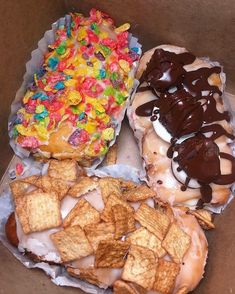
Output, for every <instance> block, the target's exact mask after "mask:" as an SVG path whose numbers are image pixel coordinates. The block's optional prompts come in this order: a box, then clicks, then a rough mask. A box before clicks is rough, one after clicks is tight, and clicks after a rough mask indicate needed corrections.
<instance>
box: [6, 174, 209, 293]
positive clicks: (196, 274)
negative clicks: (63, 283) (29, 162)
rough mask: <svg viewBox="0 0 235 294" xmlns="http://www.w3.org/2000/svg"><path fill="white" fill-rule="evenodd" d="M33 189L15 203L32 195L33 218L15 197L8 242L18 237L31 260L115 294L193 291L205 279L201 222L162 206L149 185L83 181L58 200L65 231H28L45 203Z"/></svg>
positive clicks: (117, 180) (115, 180)
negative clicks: (125, 292)
mask: <svg viewBox="0 0 235 294" xmlns="http://www.w3.org/2000/svg"><path fill="white" fill-rule="evenodd" d="M24 181H25V182H29V181H28V180H27V178H26V179H24ZM33 184H34V185H35V182H33ZM36 184H37V183H36ZM29 191H30V192H26V194H24V195H21V196H20V195H18V196H17V197H23V198H24V201H23V202H24V203H25V202H27V198H28V197H29V198H30V199H31V200H30V203H29V206H27V207H28V209H33V212H32V213H31V214H30V215H31V216H29V215H27V213H25V211H23V212H22V211H21V212H20V208H22V206H21V207H18V206H19V201H17V199H19V198H15V204H16V217H15V218H12V216H13V217H14V214H12V215H11V216H10V218H9V221H8V222H7V223H9V222H10V220H11V222H13V223H14V226H12V229H11V230H10V234H9V233H8V234H7V237H8V239H9V241H10V242H11V240H12V238H13V236H14V238H16V237H17V238H18V243H17V244H16V246H18V249H19V251H20V252H22V253H26V254H27V256H28V257H29V258H30V259H32V260H34V261H37V262H38V261H43V262H47V263H49V264H57V265H61V266H63V267H65V269H66V270H67V272H68V274H69V275H71V276H72V277H75V278H79V279H82V280H85V281H86V282H89V283H91V284H94V285H96V286H98V287H100V288H113V291H114V293H118V291H120V287H121V289H122V287H124V288H126V287H127V288H128V287H131V288H132V287H134V288H135V289H139V290H136V291H137V292H136V293H142V292H141V291H144V293H159V291H160V290H161V291H165V292H164V293H188V292H189V291H192V290H193V289H194V288H195V287H196V286H197V285H198V283H199V282H200V280H201V279H202V278H203V275H204V268H205V264H206V260H207V253H208V245H207V240H206V237H205V234H204V232H203V230H202V228H201V227H200V225H199V223H198V221H197V219H196V217H195V216H194V215H192V214H189V213H188V212H189V211H188V209H186V208H183V207H175V208H173V207H171V206H170V205H169V204H166V203H163V202H162V201H160V200H159V199H158V198H156V192H154V191H153V190H151V189H150V188H149V187H147V186H146V185H145V184H137V183H134V182H132V181H126V180H124V179H121V178H112V177H104V178H97V177H92V178H89V177H86V176H82V177H79V178H78V179H77V181H76V182H73V183H71V185H70V189H69V190H68V192H67V194H66V195H65V197H64V198H62V199H61V200H59V201H60V211H61V217H62V223H61V225H60V226H57V227H52V226H51V227H50V228H48V229H40V228H37V229H34V230H33V231H32V232H29V231H27V232H25V231H24V226H25V220H27V225H28V224H30V223H31V220H32V219H33V218H34V216H35V215H39V216H40V209H42V207H43V204H42V202H41V204H40V205H39V204H38V203H39V202H37V204H38V205H37V206H36V207H34V206H32V198H31V197H30V195H33V197H34V198H35V197H38V195H37V194H36V192H35V190H33V191H31V189H30V190H29ZM41 193H43V192H42V191H40V195H41ZM50 193H52V192H50ZM45 196H46V195H45ZM29 207H30V208H29ZM46 207H47V206H46ZM44 209H45V208H44ZM47 209H49V210H50V209H51V207H48V208H47ZM38 213H39V214H38ZM50 214H53V212H52V211H51V210H50ZM37 220H38V222H39V223H40V222H41V221H42V220H41V219H40V218H38V217H37ZM7 228H9V225H7ZM6 231H7V230H6ZM8 231H9V230H8ZM75 232H76V234H75ZM77 234H79V237H78V236H77ZM67 238H68V239H67ZM66 240H67V241H68V242H67V241H66ZM81 240H82V241H81ZM87 240H89V242H86V241H87ZM80 242H81V243H80ZM176 243H177V245H175V244H176ZM77 244H79V246H77ZM84 244H86V249H84V247H83V246H85V245H84ZM116 246H118V247H116ZM123 246H124V251H123V253H121V252H122V250H123ZM103 247H104V248H105V250H104V251H103ZM119 247H120V248H119ZM116 248H118V249H116ZM150 248H151V249H150ZM87 250H88V251H87ZM113 250H114V252H116V253H113ZM110 252H111V253H110ZM74 254H75V255H74ZM109 254H111V255H110V256H109ZM122 254H123V257H122ZM132 254H133V256H135V258H136V259H137V262H136V263H133V260H135V259H133V258H132ZM111 257H112V258H111ZM145 258H146V259H145ZM142 259H143V260H142ZM138 260H139V261H138ZM115 262H116V263H115ZM141 267H142V268H141ZM135 272H136V274H132V273H135ZM162 274H163V275H166V278H164V281H162V278H161V275H162ZM145 277H146V278H145ZM166 287H167V288H166ZM117 289H119V290H117ZM141 289H142V290H141ZM121 293H122V292H121Z"/></svg>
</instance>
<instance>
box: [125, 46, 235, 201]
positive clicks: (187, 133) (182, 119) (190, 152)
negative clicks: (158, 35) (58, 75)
mask: <svg viewBox="0 0 235 294" xmlns="http://www.w3.org/2000/svg"><path fill="white" fill-rule="evenodd" d="M136 76H137V78H138V79H139V80H140V86H139V88H138V89H137V93H136V94H135V96H134V98H133V100H132V103H131V106H130V107H129V109H128V118H129V122H130V125H131V127H132V129H133V130H134V135H135V137H136V138H137V141H138V145H139V149H140V152H141V155H142V157H143V160H144V165H145V169H146V173H147V178H148V184H149V185H150V187H152V188H153V189H154V190H155V191H156V192H157V194H158V197H159V198H160V199H162V200H163V201H167V202H169V203H171V204H172V205H175V204H181V203H184V204H187V205H190V206H196V205H198V206H202V205H204V204H212V205H215V206H218V205H223V204H225V203H226V202H227V201H228V198H229V196H230V194H231V192H230V186H231V184H232V183H233V182H234V181H235V173H234V171H235V169H234V168H235V159H234V157H233V154H232V148H231V146H232V143H233V141H234V135H233V131H232V127H231V124H230V114H229V113H228V111H226V110H225V105H224V101H223V96H222V94H223V92H224V87H225V74H224V73H223V71H222V67H221V66H220V65H219V64H218V63H215V62H212V61H210V60H209V59H208V58H196V57H195V56H194V55H193V54H191V53H189V52H188V51H187V50H186V49H185V48H181V47H176V46H171V45H161V46H158V47H156V48H153V49H151V50H149V51H147V52H146V53H145V54H144V55H143V57H142V58H141V60H140V65H139V68H138V71H137V75H136Z"/></svg>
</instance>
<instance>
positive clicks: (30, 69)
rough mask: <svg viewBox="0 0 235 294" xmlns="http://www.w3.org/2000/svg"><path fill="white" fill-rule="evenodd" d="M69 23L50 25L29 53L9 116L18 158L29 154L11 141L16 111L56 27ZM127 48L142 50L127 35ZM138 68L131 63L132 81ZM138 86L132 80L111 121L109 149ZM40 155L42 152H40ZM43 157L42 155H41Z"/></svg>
mask: <svg viewBox="0 0 235 294" xmlns="http://www.w3.org/2000/svg"><path fill="white" fill-rule="evenodd" d="M69 21H70V16H69V15H66V16H65V17H63V18H60V19H59V20H58V21H56V22H55V23H53V24H52V29H51V30H48V31H46V32H45V34H44V37H43V38H42V39H41V40H40V41H39V42H38V48H37V49H35V50H34V51H33V52H32V53H31V59H30V60H29V61H28V62H27V63H26V73H25V75H24V77H23V83H22V85H21V87H20V88H19V90H18V91H17V93H16V96H15V100H14V101H13V103H12V105H11V114H10V117H9V123H8V126H9V127H8V128H9V136H10V145H11V147H12V149H13V150H14V152H15V154H16V155H17V156H19V157H20V158H26V157H29V156H30V152H29V151H28V150H26V149H24V148H22V147H21V146H20V145H19V144H16V143H15V141H14V139H13V131H12V125H13V122H14V120H15V118H16V113H17V110H18V109H19V108H20V107H21V100H22V98H23V97H24V94H25V92H26V89H27V86H28V85H29V84H30V83H32V82H33V80H34V74H35V73H38V71H39V69H40V67H41V66H42V64H43V57H44V54H45V53H46V52H47V51H48V45H50V44H52V43H53V42H54V41H55V32H56V30H57V28H58V27H61V26H62V27H63V26H66V24H67V23H68V22H69ZM129 48H135V50H136V51H137V52H136V53H137V54H138V55H139V56H141V53H142V50H141V45H140V44H139V43H138V39H137V38H135V37H133V36H132V35H131V34H129ZM137 67H138V61H135V62H134V63H133V67H132V70H131V71H130V73H129V76H130V77H132V78H133V79H134V76H135V72H136V70H137ZM137 86H138V81H137V80H135V79H134V83H133V87H132V88H131V89H130V91H129V98H127V100H126V102H125V105H123V108H122V110H121V113H120V114H119V115H118V118H115V119H114V121H113V124H114V126H115V136H114V139H113V140H112V141H110V143H109V147H111V146H112V145H113V144H114V143H115V141H116V138H117V136H118V135H119V133H120V130H121V122H122V120H123V118H124V116H125V112H126V109H127V107H128V106H129V103H130V96H131V95H132V93H133V92H134V91H135V89H136V88H137ZM41 153H42V152H41ZM42 155H43V154H42ZM103 159H104V156H101V157H100V158H97V159H96V160H95V161H94V162H93V164H92V166H91V169H93V168H96V167H97V166H98V165H99V164H100V163H101V162H102V160H103Z"/></svg>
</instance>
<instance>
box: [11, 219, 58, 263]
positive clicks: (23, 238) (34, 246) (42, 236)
mask: <svg viewBox="0 0 235 294" xmlns="http://www.w3.org/2000/svg"><path fill="white" fill-rule="evenodd" d="M16 228H17V236H18V239H19V245H18V249H19V251H21V252H24V251H25V250H27V251H28V252H31V253H33V254H35V255H37V256H39V257H41V258H42V259H43V260H46V261H53V262H56V263H59V262H60V261H61V259H60V255H59V253H58V251H57V249H56V248H55V246H54V244H53V243H52V241H51V239H50V235H51V234H52V233H55V232H57V231H59V228H55V229H51V230H46V231H43V232H37V233H32V234H29V235H25V234H24V232H23V230H22V227H21V224H20V222H19V220H18V218H17V216H16Z"/></svg>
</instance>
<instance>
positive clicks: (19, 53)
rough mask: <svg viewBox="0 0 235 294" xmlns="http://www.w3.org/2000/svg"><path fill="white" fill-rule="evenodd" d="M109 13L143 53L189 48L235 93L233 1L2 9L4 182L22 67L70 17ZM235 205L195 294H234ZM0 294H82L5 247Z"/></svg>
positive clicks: (0, 144) (55, 2) (91, 1)
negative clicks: (219, 71)
mask: <svg viewBox="0 0 235 294" xmlns="http://www.w3.org/2000/svg"><path fill="white" fill-rule="evenodd" d="M92 7H95V8H99V9H101V10H104V11H106V12H108V13H110V15H111V16H112V17H113V18H114V20H115V21H116V23H117V24H121V23H123V22H130V23H131V25H132V29H131V31H132V33H133V34H134V35H135V36H137V37H138V38H139V40H140V42H141V43H142V44H143V50H144V51H145V50H147V49H150V48H152V47H154V46H157V45H159V44H163V43H165V44H166V43H167V44H173V45H178V46H183V47H186V48H187V49H188V50H191V51H192V52H193V53H194V54H195V55H197V56H209V57H210V58H211V59H212V60H216V61H219V62H220V63H221V64H222V65H223V66H224V70H225V72H226V74H227V91H229V92H230V93H234V92H235V58H234V51H235V39H234V35H235V25H234V22H235V17H234V15H235V14H234V11H235V2H234V1H233V0H224V1H220V0H214V1H208V0H194V1H188V0H181V1H176V0H159V1H154V0H147V1H141V0H134V1H129V0H124V1H115V0H113V1H112V0H109V1H108V0H106V1H105V0H103V1H98V0H86V1H82V0H80V1H79V0H65V1H62V0H50V1H47V0H41V1H30V0H22V1H5V2H2V3H1V12H2V16H1V29H0V36H1V40H2V46H1V59H0V77H1V79H0V80H1V88H0V93H1V109H0V150H1V159H0V176H2V175H3V173H4V171H5V169H6V167H7V165H8V163H9V162H10V159H11V158H12V155H13V152H12V151H11V149H10V146H9V145H8V132H7V119H8V115H9V113H10V105H11V102H12V101H13V99H14V96H15V93H16V91H17V89H18V88H19V86H20V84H21V82H22V77H23V74H24V72H25V63H26V62H27V61H28V60H29V59H30V53H31V51H32V50H33V49H35V48H36V47H37V42H38V41H39V40H40V39H41V38H42V36H43V34H44V32H45V31H46V30H48V29H50V27H51V24H52V23H53V22H54V21H55V20H57V19H58V18H59V17H61V16H63V15H64V14H65V13H66V12H69V11H79V12H83V13H88V12H89V10H90V9H91V8H92ZM234 215H235V206H234V205H233V202H232V203H231V204H230V205H229V207H228V208H227V209H226V210H225V212H224V213H222V215H220V216H217V217H216V218H215V224H216V229H215V230H214V231H212V232H209V233H207V237H208V241H209V261H208V264H207V267H206V276H205V278H204V279H203V281H202V282H201V283H200V285H199V287H198V288H197V289H196V290H195V291H194V293H232V292H233V291H234V290H235V279H234V272H235V247H234V246H233V243H235V230H234V227H233V226H234V225H233V224H234ZM0 281H1V291H0V292H1V293H3V294H8V293H19V294H21V293H24V294H28V293H35V294H37V293H43V292H46V293H51V294H53V293H68V294H69V293H83V292H81V291H80V290H78V289H75V288H74V289H72V288H62V287H57V286H55V285H54V284H52V283H51V281H50V280H49V279H48V278H47V277H46V275H45V274H44V273H43V272H41V271H39V270H29V269H27V268H25V267H24V266H23V265H22V264H21V263H19V262H18V261H17V260H16V259H15V258H14V256H12V255H11V254H10V253H9V252H8V250H7V249H6V248H4V247H3V246H2V245H1V244H0Z"/></svg>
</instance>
